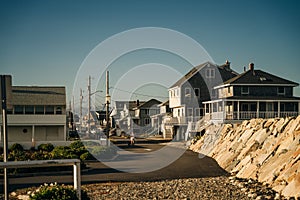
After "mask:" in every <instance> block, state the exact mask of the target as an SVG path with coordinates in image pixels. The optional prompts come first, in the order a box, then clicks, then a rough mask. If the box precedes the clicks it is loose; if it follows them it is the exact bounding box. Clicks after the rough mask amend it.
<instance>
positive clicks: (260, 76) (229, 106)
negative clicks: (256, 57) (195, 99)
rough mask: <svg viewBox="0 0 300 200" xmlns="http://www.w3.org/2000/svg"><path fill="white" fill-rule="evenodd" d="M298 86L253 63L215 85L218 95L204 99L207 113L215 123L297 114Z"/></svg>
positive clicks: (299, 103) (298, 105)
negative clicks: (295, 93)
mask: <svg viewBox="0 0 300 200" xmlns="http://www.w3.org/2000/svg"><path fill="white" fill-rule="evenodd" d="M296 86H299V84H298V83H295V82H293V81H290V80H286V79H284V78H281V77H278V76H275V75H273V74H270V73H268V72H265V71H262V70H256V69H254V64H253V63H250V64H249V69H248V70H245V71H244V73H242V74H240V75H238V76H236V77H234V78H232V79H229V80H227V81H225V82H224V83H222V84H220V85H218V86H216V87H214V89H215V90H216V94H217V95H218V97H217V98H215V99H213V100H211V101H206V102H204V105H205V111H206V112H205V113H206V116H207V117H208V118H209V119H211V120H212V121H216V122H226V121H227V122H234V121H241V120H245V119H251V118H276V117H287V116H297V115H299V108H300V98H299V97H295V96H294V95H293V88H294V87H296Z"/></svg>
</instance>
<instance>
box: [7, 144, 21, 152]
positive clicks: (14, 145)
mask: <svg viewBox="0 0 300 200" xmlns="http://www.w3.org/2000/svg"><path fill="white" fill-rule="evenodd" d="M9 151H24V148H23V146H22V145H20V144H18V143H15V144H13V145H12V146H11V147H10V148H9Z"/></svg>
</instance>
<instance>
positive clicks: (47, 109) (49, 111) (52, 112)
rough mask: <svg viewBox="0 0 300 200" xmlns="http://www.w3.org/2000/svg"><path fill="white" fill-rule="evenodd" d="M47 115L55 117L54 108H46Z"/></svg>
mask: <svg viewBox="0 0 300 200" xmlns="http://www.w3.org/2000/svg"><path fill="white" fill-rule="evenodd" d="M45 114H49V115H51V114H52V115H53V114H54V106H46V112H45Z"/></svg>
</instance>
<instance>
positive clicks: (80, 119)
mask: <svg viewBox="0 0 300 200" xmlns="http://www.w3.org/2000/svg"><path fill="white" fill-rule="evenodd" d="M82 99H83V96H82V89H81V88H80V118H79V123H80V125H79V132H80V133H81V132H82Z"/></svg>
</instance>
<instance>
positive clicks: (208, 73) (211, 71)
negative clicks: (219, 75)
mask: <svg viewBox="0 0 300 200" xmlns="http://www.w3.org/2000/svg"><path fill="white" fill-rule="evenodd" d="M205 76H206V78H215V69H211V68H208V69H206V71H205Z"/></svg>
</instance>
